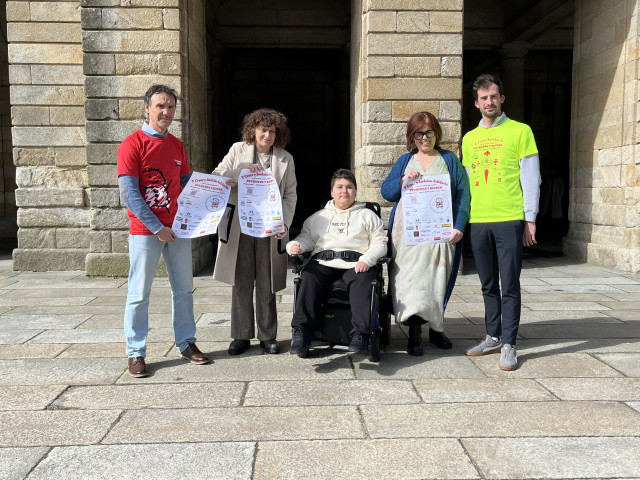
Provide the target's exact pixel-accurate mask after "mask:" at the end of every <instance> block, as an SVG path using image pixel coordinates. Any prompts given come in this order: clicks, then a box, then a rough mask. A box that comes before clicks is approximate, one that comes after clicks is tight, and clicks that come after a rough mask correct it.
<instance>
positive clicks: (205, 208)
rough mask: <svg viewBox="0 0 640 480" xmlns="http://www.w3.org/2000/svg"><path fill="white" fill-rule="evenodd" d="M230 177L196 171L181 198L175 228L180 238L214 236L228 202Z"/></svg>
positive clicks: (174, 223)
mask: <svg viewBox="0 0 640 480" xmlns="http://www.w3.org/2000/svg"><path fill="white" fill-rule="evenodd" d="M227 180H228V178H226V177H218V176H216V175H208V174H206V173H200V172H193V173H192V174H191V178H190V179H189V182H188V183H187V185H186V186H185V187H184V189H183V190H182V193H180V196H179V197H178V212H177V213H176V216H175V218H174V219H173V226H172V230H173V231H174V232H175V234H176V236H177V237H179V238H195V237H202V236H203V235H212V234H214V233H216V232H217V231H218V223H219V222H220V218H221V217H222V214H223V213H224V209H225V208H226V206H227V202H228V201H229V192H230V191H231V187H229V185H227Z"/></svg>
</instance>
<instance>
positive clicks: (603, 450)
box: [461, 432, 640, 479]
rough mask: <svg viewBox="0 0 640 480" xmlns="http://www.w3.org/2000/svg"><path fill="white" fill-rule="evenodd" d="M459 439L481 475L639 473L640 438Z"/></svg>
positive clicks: (522, 476)
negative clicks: (639, 453)
mask: <svg viewBox="0 0 640 480" xmlns="http://www.w3.org/2000/svg"><path fill="white" fill-rule="evenodd" d="M514 435H517V432H514ZM461 441H462V444H463V445H464V448H465V449H466V450H467V452H468V453H469V455H470V456H471V458H472V459H473V462H474V463H475V465H476V466H477V467H478V468H479V469H480V473H481V474H482V475H483V477H482V478H489V479H540V478H549V479H568V478H587V479H589V478H591V479H596V478H598V479H603V478H638V477H640V456H639V455H638V452H640V438H628V437H625V438H620V437H608V438H607V437H604V438H571V437H569V438H465V439H462V440H461Z"/></svg>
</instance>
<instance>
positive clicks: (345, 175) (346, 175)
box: [331, 168, 358, 190]
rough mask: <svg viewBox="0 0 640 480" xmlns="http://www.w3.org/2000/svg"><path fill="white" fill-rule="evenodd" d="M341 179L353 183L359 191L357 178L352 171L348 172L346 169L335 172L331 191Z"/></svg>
mask: <svg viewBox="0 0 640 480" xmlns="http://www.w3.org/2000/svg"><path fill="white" fill-rule="evenodd" d="M340 179H344V180H348V181H349V182H351V183H353V186H354V187H356V190H357V189H358V183H357V182H356V176H355V175H354V174H353V172H352V171H351V170H347V169H346V168H339V169H338V170H336V171H335V172H333V176H332V177H331V190H333V186H334V185H335V184H336V182H337V181H338V180H340Z"/></svg>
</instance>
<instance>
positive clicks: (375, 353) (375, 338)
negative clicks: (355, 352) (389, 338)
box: [369, 328, 380, 362]
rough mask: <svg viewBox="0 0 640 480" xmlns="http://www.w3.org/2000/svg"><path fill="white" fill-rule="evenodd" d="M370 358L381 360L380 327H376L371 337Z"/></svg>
mask: <svg viewBox="0 0 640 480" xmlns="http://www.w3.org/2000/svg"><path fill="white" fill-rule="evenodd" d="M369 354H370V355H369V360H371V361H372V362H379V361H380V328H376V329H375V330H374V331H373V334H372V335H371V337H370V338H369Z"/></svg>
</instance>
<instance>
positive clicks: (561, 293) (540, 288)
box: [522, 284, 620, 302]
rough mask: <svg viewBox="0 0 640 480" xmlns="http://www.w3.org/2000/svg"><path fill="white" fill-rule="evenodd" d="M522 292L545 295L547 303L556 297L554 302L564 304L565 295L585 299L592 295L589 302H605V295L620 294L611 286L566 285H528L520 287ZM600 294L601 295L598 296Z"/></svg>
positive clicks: (577, 299)
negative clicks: (573, 295) (578, 295)
mask: <svg viewBox="0 0 640 480" xmlns="http://www.w3.org/2000/svg"><path fill="white" fill-rule="evenodd" d="M522 290H524V291H525V292H528V293H531V294H543V293H546V294H547V295H548V298H549V300H548V301H549V302H553V301H554V299H555V298H556V296H558V297H559V298H558V299H557V300H555V301H558V302H564V301H567V300H563V297H566V296H568V295H567V294H575V295H576V296H577V294H583V295H580V297H587V295H586V294H588V293H593V294H595V295H594V297H596V298H592V299H591V300H590V301H599V300H604V301H606V300H607V297H606V295H607V294H610V293H616V292H620V290H619V289H618V288H617V286H613V285H599V284H594V285H591V284H580V285H576V284H568V285H528V286H524V287H522ZM598 294H602V295H598ZM574 301H578V302H582V301H589V300H580V299H579V298H576V299H575V300H574Z"/></svg>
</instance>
